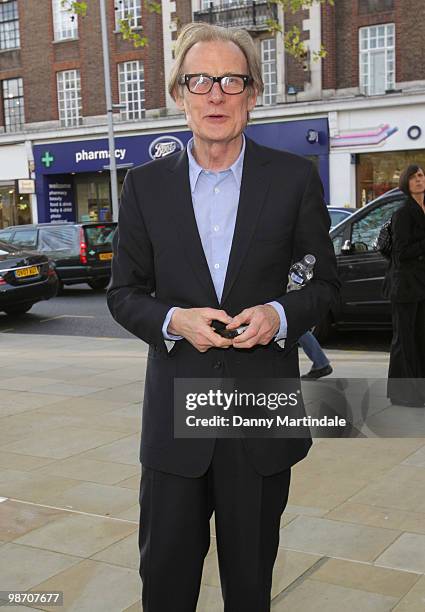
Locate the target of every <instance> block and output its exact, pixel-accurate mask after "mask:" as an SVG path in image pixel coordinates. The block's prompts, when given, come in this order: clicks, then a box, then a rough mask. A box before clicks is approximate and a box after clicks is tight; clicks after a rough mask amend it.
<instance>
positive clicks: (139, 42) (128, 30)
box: [118, 19, 148, 47]
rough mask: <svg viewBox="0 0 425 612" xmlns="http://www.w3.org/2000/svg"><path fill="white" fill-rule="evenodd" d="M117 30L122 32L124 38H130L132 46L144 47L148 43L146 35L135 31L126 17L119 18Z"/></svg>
mask: <svg viewBox="0 0 425 612" xmlns="http://www.w3.org/2000/svg"><path fill="white" fill-rule="evenodd" d="M118 24H119V30H120V32H121V34H122V37H123V39H124V40H130V41H131V42H132V43H133V46H134V47H146V46H147V44H148V39H147V38H146V36H141V35H140V34H139V33H138V32H135V31H134V29H133V28H132V27H131V25H130V22H129V20H128V19H120V20H119V22H118Z"/></svg>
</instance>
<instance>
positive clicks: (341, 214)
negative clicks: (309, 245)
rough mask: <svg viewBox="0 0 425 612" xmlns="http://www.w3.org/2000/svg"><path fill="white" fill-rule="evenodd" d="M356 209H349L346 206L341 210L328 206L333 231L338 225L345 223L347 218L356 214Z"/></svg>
mask: <svg viewBox="0 0 425 612" xmlns="http://www.w3.org/2000/svg"><path fill="white" fill-rule="evenodd" d="M356 210H357V209H356V208H351V207H350V208H349V207H348V206H345V207H343V208H339V207H337V206H328V212H329V216H330V218H331V229H333V228H334V227H335V226H336V225H338V223H341V221H344V219H346V218H347V217H349V216H350V215H352V214H353V213H354V212H356Z"/></svg>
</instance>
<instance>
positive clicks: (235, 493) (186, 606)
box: [139, 439, 290, 612]
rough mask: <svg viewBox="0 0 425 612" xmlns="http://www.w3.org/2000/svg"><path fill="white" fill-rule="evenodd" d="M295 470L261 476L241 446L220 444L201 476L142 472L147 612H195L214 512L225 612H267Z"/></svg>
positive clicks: (142, 552) (238, 442) (142, 551)
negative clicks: (282, 524)
mask: <svg viewBox="0 0 425 612" xmlns="http://www.w3.org/2000/svg"><path fill="white" fill-rule="evenodd" d="M289 482H290V469H288V470H285V471H283V472H279V473H278V474H274V475H272V476H266V477H265V476H261V475H260V474H258V473H257V472H256V471H255V470H254V469H253V467H252V466H251V464H250V462H249V459H248V457H247V455H246V453H245V451H244V449H243V446H242V442H241V440H238V439H227V440H225V439H221V440H217V441H216V445H215V450H214V455H213V459H212V462H211V465H210V467H209V469H208V471H207V472H206V474H204V475H203V476H201V477H199V478H186V477H183V476H176V475H174V474H167V473H164V472H158V471H156V470H151V469H149V468H143V474H142V482H141V488H140V509H141V519H140V532H139V546H140V556H141V564H140V575H141V578H142V580H143V596H142V599H143V610H144V612H171V611H172V612H194V611H195V610H196V603H197V600H198V595H199V589H200V582H201V576H202V566H203V562H204V557H205V555H206V554H207V552H208V548H209V542H210V530H209V520H210V518H211V515H212V513H213V511H214V512H215V525H216V537H217V553H218V560H219V568H220V579H221V587H222V593H223V599H224V610H225V612H268V611H269V610H270V591H271V581H272V571H273V565H274V562H275V559H276V554H277V548H278V544H279V525H280V517H281V514H282V512H283V510H284V508H285V506H286V502H287V499H288V492H289Z"/></svg>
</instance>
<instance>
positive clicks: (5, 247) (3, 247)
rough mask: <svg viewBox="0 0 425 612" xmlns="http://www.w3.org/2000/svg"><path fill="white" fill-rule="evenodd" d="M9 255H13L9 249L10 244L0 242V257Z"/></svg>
mask: <svg viewBox="0 0 425 612" xmlns="http://www.w3.org/2000/svg"><path fill="white" fill-rule="evenodd" d="M9 253H13V249H11V248H10V244H6V243H5V242H1V241H0V255H8V254H9Z"/></svg>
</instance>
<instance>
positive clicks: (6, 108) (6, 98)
mask: <svg viewBox="0 0 425 612" xmlns="http://www.w3.org/2000/svg"><path fill="white" fill-rule="evenodd" d="M2 89H3V113H4V125H5V128H6V132H17V131H19V130H22V128H23V127H24V123H25V115H24V85H23V81H22V79H8V80H7V81H3V83H2Z"/></svg>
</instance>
